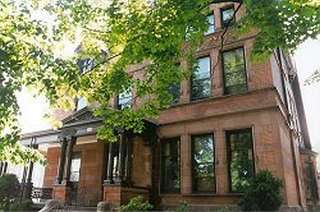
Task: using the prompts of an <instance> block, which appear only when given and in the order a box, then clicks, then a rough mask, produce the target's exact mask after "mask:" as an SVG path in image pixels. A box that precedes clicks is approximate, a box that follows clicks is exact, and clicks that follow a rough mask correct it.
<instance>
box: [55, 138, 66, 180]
mask: <svg viewBox="0 0 320 212" xmlns="http://www.w3.org/2000/svg"><path fill="white" fill-rule="evenodd" d="M60 144H61V149H60V162H59V168H58V175H57V178H56V184H61V182H62V178H63V170H64V164H65V160H66V148H67V139H66V138H65V137H64V138H62V139H61V140H60Z"/></svg>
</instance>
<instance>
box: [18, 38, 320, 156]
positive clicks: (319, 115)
mask: <svg viewBox="0 0 320 212" xmlns="http://www.w3.org/2000/svg"><path fill="white" fill-rule="evenodd" d="M294 60H295V61H296V64H297V68H298V74H299V77H300V84H301V90H302V95H303V100H304V107H305V111H306V116H307V122H308V127H309V133H310V137H311V142H312V145H313V146H314V149H315V150H316V151H319V152H320V131H319V128H320V125H319V121H320V107H319V106H320V82H319V83H315V84H313V85H310V86H305V85H304V83H303V82H304V80H305V79H306V78H308V77H309V76H310V75H311V74H312V73H313V72H314V71H315V70H316V69H320V39H318V40H308V41H306V42H305V43H303V44H302V45H301V46H300V47H299V48H298V49H297V51H296V53H295V55H294ZM33 95H34V94H32V92H31V91H28V90H27V89H24V90H23V91H22V92H21V93H20V94H19V95H18V102H19V105H20V107H21V112H22V115H21V117H20V118H19V121H20V125H21V127H22V131H23V133H27V132H33V131H39V130H44V129H48V128H50V124H49V122H48V121H46V120H45V119H44V118H43V116H44V114H45V113H47V112H48V110H49V109H48V108H49V105H48V103H47V102H46V100H45V98H44V97H34V96H33Z"/></svg>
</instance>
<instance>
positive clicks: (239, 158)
mask: <svg viewBox="0 0 320 212" xmlns="http://www.w3.org/2000/svg"><path fill="white" fill-rule="evenodd" d="M227 142H228V154H229V173H230V176H229V177H230V188H231V192H238V193H242V192H244V191H245V189H246V188H247V186H248V185H249V179H250V178H251V177H253V174H254V165H253V150H252V135H251V129H247V130H241V131H229V132H227Z"/></svg>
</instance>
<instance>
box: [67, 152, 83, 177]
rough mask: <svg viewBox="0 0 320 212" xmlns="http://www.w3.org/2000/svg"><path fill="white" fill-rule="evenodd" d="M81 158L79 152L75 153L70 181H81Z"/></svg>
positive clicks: (72, 159)
mask: <svg viewBox="0 0 320 212" xmlns="http://www.w3.org/2000/svg"><path fill="white" fill-rule="evenodd" d="M80 167H81V158H80V154H79V153H74V154H73V155H72V158H71V165H70V182H79V180H80Z"/></svg>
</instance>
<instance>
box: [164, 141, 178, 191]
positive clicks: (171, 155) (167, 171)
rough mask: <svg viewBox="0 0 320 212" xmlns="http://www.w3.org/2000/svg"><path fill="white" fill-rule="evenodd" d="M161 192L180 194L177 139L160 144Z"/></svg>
mask: <svg viewBox="0 0 320 212" xmlns="http://www.w3.org/2000/svg"><path fill="white" fill-rule="evenodd" d="M161 192H164V193H179V192H180V141H179V139H170V140H166V141H163V142H162V143H161Z"/></svg>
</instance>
